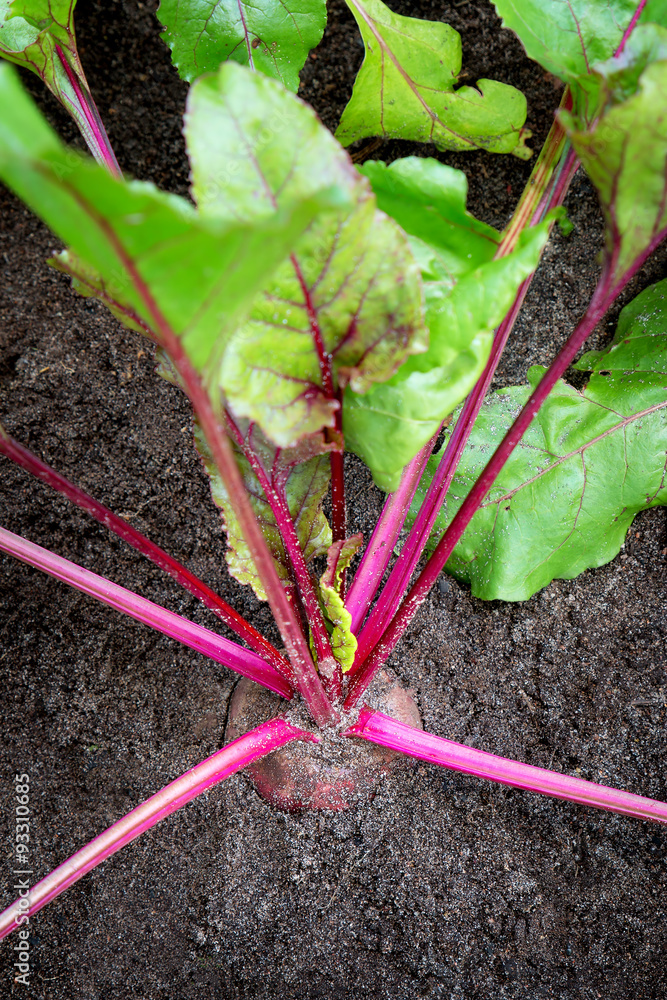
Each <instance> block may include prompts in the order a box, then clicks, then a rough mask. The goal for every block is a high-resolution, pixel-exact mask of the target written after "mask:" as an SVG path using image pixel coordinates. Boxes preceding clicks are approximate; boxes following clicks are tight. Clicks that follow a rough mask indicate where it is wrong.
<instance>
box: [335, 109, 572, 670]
mask: <svg viewBox="0 0 667 1000" xmlns="http://www.w3.org/2000/svg"><path fill="white" fill-rule="evenodd" d="M567 103H568V102H567V101H565V100H564V101H563V104H565V105H567ZM552 131H553V133H554V135H553V139H552V141H551V143H550V147H551V148H552V150H553V155H554V156H556V155H559V154H560V152H562V150H563V148H564V137H563V135H562V129H561V128H560V126H559V125H558V123H555V124H554V127H553V130H552ZM546 145H547V144H545V148H546ZM578 166H579V161H578V159H577V157H576V156H575V155H574V153H573V151H572V150H570V151H569V153H568V154H567V155H566V157H565V159H564V161H563V162H562V164H561V170H560V171H559V172H558V173H557V175H556V177H555V182H554V186H553V191H552V192H551V194H549V193H547V194H545V197H544V198H543V199H542V200H541V201H540V203H539V204H538V206H537V208H536V210H535V214H534V216H533V217H532V219H531V221H530V224H531V225H536V224H537V223H538V222H540V221H542V219H543V218H544V217H545V216H546V215H547V214H548V213H549V212H550V211H551V210H552V209H553V208H556V207H557V206H559V205H562V203H563V201H564V199H565V195H566V194H567V191H568V188H569V186H570V182H571V181H572V178H573V177H574V174H575V173H576V171H577V168H578ZM539 172H540V171H538V174H539ZM542 172H543V168H542ZM517 238H518V236H517V234H515V235H514V237H512V235H511V233H509V232H508V235H507V238H504V239H503V241H502V243H501V244H500V247H499V249H498V253H497V254H496V257H500V256H503V255H504V254H507V253H509V252H510V251H511V250H512V249H513V247H514V245H515V243H516V239H517ZM534 273H535V272H533V274H531V275H530V277H528V278H526V279H525V281H523V282H522V283H521V285H520V286H519V289H518V291H517V294H516V298H515V300H514V303H513V304H512V308H511V309H510V311H509V312H508V314H507V316H506V317H505V319H504V320H503V322H502V323H501V324H500V326H499V327H498V329H497V330H496V333H495V336H494V339H493V346H492V348H491V354H490V355H489V360H488V361H487V363H486V366H485V368H484V371H483V372H482V374H481V376H480V378H479V380H478V381H477V383H476V385H475V387H474V388H473V390H472V392H471V393H470V395H469V396H468V398H467V399H466V401H465V403H464V404H463V408H462V410H461V413H460V414H459V417H458V420H457V421H456V425H455V427H454V430H453V431H452V434H451V436H450V438H449V441H448V442H447V447H446V448H445V452H444V454H443V456H442V458H441V460H440V462H439V464H438V468H437V469H436V472H435V475H434V476H433V479H432V481H431V484H430V486H429V488H428V491H427V493H426V496H425V498H424V501H423V503H422V505H421V507H420V508H419V513H418V515H417V518H416V520H415V523H414V524H413V526H412V528H411V530H410V533H409V535H408V537H407V539H406V541H405V543H404V545H403V547H402V549H401V553H400V555H399V557H398V559H397V561H396V563H395V565H394V567H393V568H392V571H391V574H390V576H389V579H388V580H387V583H386V585H385V587H384V589H383V591H382V594H381V595H380V598H379V600H378V602H377V604H376V605H375V607H374V608H373V611H372V612H371V614H370V616H369V618H368V621H367V622H366V626H365V627H364V629H363V630H362V632H361V634H360V635H359V637H358V647H357V653H356V657H355V663H354V666H353V667H352V670H351V671H350V675H349V676H350V678H352V677H354V676H355V674H357V673H358V672H359V671H360V670H361V668H362V666H363V664H364V661H365V660H366V659H367V657H368V656H369V654H370V653H371V651H372V650H373V648H374V647H375V645H376V644H377V643H378V642H379V640H380V638H381V636H382V633H383V630H384V628H385V627H386V623H387V622H388V621H391V619H392V618H393V616H394V615H395V614H396V611H397V609H398V606H399V604H400V602H401V598H402V597H403V595H404V593H405V591H406V589H407V587H408V584H409V582H410V577H411V576H412V574H413V573H414V571H415V568H416V566H417V563H418V562H419V559H420V558H421V555H422V553H423V551H424V549H425V547H426V543H427V542H428V539H429V537H430V535H431V532H432V530H433V526H434V524H435V522H436V520H437V517H438V514H439V512H440V508H441V506H442V504H443V502H444V499H445V497H446V495H447V491H448V489H449V487H450V485H451V482H452V479H453V478H454V475H455V473H456V469H457V467H458V464H459V460H460V458H461V455H462V453H463V449H464V448H465V446H466V444H467V443H468V439H469V437H470V434H471V432H472V429H473V427H474V425H475V421H476V419H477V416H478V414H479V411H480V409H481V408H482V403H483V402H484V399H485V397H486V394H487V392H488V390H489V388H490V386H491V382H492V381H493V376H494V375H495V373H496V369H497V367H498V364H499V363H500V359H501V357H502V354H503V351H504V350H505V346H506V345H507V341H508V339H509V336H510V334H511V332H512V330H513V328H514V324H515V322H516V319H517V316H518V315H519V312H520V310H521V307H522V305H523V302H524V299H525V297H526V294H527V292H528V289H529V288H530V284H531V282H532V280H533V277H534ZM413 461H414V460H413ZM408 468H409V467H408ZM411 499H412V498H411Z"/></svg>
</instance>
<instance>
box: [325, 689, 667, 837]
mask: <svg viewBox="0 0 667 1000" xmlns="http://www.w3.org/2000/svg"><path fill="white" fill-rule="evenodd" d="M343 735H344V736H359V737H361V738H362V739H364V740H368V741H369V742H371V743H376V744H379V745H380V746H383V747H390V748H391V749H392V750H398V751H399V752H400V753H405V754H408V756H410V757H417V758H418V759H419V760H426V761H429V762H430V763H431V764H439V765H440V766H441V767H448V768H450V769H451V770H453V771H463V773H464V774H473V775H475V777H477V778H487V779H488V780H489V781H496V782H498V783H500V784H501V785H511V786H512V787H513V788H523V789H525V790H526V791H528V792H537V793H538V794H540V795H549V796H551V797H552V798H556V799H567V800H568V801H569V802H577V803H578V804H579V805H584V806H594V807H595V808H596V809H607V810H609V811H610V812H617V813H621V814H622V815H624V816H634V817H635V818H637V819H650V820H653V821H654V822H656V823H667V803H665V802H658V801H656V800H655V799H647V798H644V796H643V795H633V794H632V793H631V792H622V791H619V790H618V789H616V788H608V787H607V786H606V785H597V784H595V783H594V782H592V781H584V780H583V778H570V777H569V776H568V775H566V774H559V773H558V772H557V771H548V770H547V769H546V768H543V767H533V765H531V764H520V763H519V762H517V761H514V760H508V759H507V758H506V757H497V756H496V755H495V754H492V753H486V752H485V751H483V750H473V749H472V747H467V746H464V745H463V744H461V743H454V742H452V740H446V739H443V738H442V737H440V736H432V735H431V734H430V733H425V732H424V731H423V730H421V729H415V728H414V727H413V726H408V725H406V724H405V723H404V722H397V721H396V719H392V718H390V717H389V716H388V715H383V713H382V712H374V711H372V709H370V708H367V707H364V708H362V709H361V712H360V713H359V719H358V721H357V722H356V723H355V724H354V725H353V726H350V728H349V729H348V730H346V732H345V733H343Z"/></svg>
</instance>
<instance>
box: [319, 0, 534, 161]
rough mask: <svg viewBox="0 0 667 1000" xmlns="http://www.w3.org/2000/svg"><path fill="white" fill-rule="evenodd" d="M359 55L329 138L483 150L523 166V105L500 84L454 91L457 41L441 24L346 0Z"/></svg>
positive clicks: (370, 1) (368, 1)
mask: <svg viewBox="0 0 667 1000" xmlns="http://www.w3.org/2000/svg"><path fill="white" fill-rule="evenodd" d="M347 4H348V7H349V8H350V10H351V11H352V13H353V14H354V17H355V19H356V22H357V24H358V25H359V29H360V31H361V34H362V37H363V40H364V46H365V49H366V54H365V57H364V61H363V63H362V66H361V69H360V70H359V74H358V76H357V79H356V81H355V84H354V89H353V91H352V97H351V99H350V102H349V104H348V105H347V107H346V108H345V111H344V112H343V117H342V118H341V122H340V125H339V126H338V130H337V132H336V137H337V138H338V139H340V141H341V142H342V143H343V145H345V146H348V145H349V144H350V143H351V142H354V141H355V140H356V139H363V138H365V137H366V136H376V135H379V136H383V137H385V138H391V139H411V140H413V141H415V142H432V143H434V144H435V146H436V147H437V148H438V149H460V150H466V149H485V150H487V151H488V152H490V153H514V154H515V155H516V156H520V157H522V158H524V159H527V158H528V157H530V155H531V151H530V150H529V149H527V148H526V146H525V144H524V139H525V138H526V137H527V134H526V133H525V132H524V131H523V124H524V122H525V120H526V99H525V97H524V96H523V94H522V93H521V92H520V91H518V90H516V89H515V88H514V87H510V86H508V85H507V84H504V83H498V82H496V81H494V80H478V82H477V86H476V87H461V88H460V89H459V90H456V91H455V90H454V86H455V84H456V81H457V77H458V75H459V73H460V71H461V36H460V35H459V33H458V32H457V31H455V30H454V29H453V28H451V27H450V26H449V25H448V24H443V23H442V22H440V21H422V20H419V19H417V18H413V17H402V16H401V15H399V14H394V13H393V11H391V10H390V9H389V8H388V7H387V6H385V4H383V3H382V2H381V0H347Z"/></svg>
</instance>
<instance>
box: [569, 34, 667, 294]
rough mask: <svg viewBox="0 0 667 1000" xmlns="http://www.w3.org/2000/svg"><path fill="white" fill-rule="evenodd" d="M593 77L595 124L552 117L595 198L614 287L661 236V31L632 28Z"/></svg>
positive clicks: (665, 87) (664, 106)
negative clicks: (617, 53)
mask: <svg viewBox="0 0 667 1000" xmlns="http://www.w3.org/2000/svg"><path fill="white" fill-rule="evenodd" d="M594 75H595V76H596V78H597V79H598V80H599V83H600V89H601V93H602V112H601V114H600V116H599V118H598V119H597V120H596V122H594V123H593V124H592V125H590V126H587V123H586V121H585V120H584V119H583V118H582V117H581V116H577V115H576V114H568V113H566V112H561V113H560V117H561V121H562V123H563V125H564V126H565V128H566V130H567V132H568V135H569V137H570V139H571V141H572V145H573V146H574V148H575V150H576V152H577V155H578V156H579V158H580V160H581V162H582V164H583V166H584V168H585V170H586V173H587V174H588V176H589V177H590V179H591V181H592V182H593V184H594V185H595V187H596V189H597V192H598V197H599V199H600V204H601V207H602V213H603V215H604V218H605V223H606V227H605V228H606V247H605V256H606V259H607V262H608V267H609V282H610V286H614V285H616V284H618V283H619V282H620V281H621V280H622V279H623V275H625V274H627V273H628V272H630V271H631V270H633V269H634V268H635V267H636V266H637V265H638V263H639V262H641V260H643V259H645V257H646V256H647V254H648V252H650V251H651V250H652V249H653V248H654V247H655V246H656V245H657V244H658V243H659V242H660V241H661V240H662V239H664V237H665V234H666V233H667V28H663V27H658V26H657V25H655V24H647V25H640V26H639V27H637V28H636V29H635V31H634V32H633V34H632V36H631V37H630V39H629V41H628V43H627V45H626V47H625V50H624V52H623V55H622V56H621V57H619V58H618V59H609V60H608V61H607V62H605V63H601V64H599V65H598V66H597V67H596V69H595V73H594Z"/></svg>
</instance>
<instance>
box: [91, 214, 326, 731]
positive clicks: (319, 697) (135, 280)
mask: <svg viewBox="0 0 667 1000" xmlns="http://www.w3.org/2000/svg"><path fill="white" fill-rule="evenodd" d="M79 201H80V203H81V206H82V208H83V209H84V210H85V211H86V212H87V214H88V215H89V217H90V218H91V219H94V220H95V222H96V224H97V226H98V227H99V229H100V231H101V233H102V234H103V236H104V237H105V239H106V240H107V241H108V243H109V245H110V246H111V247H112V248H113V250H114V252H115V254H116V255H117V257H118V259H119V261H120V262H121V264H122V266H123V267H124V269H125V270H126V271H127V274H128V276H129V278H130V280H131V282H132V284H133V285H134V288H135V290H136V292H137V294H138V295H139V296H140V298H141V300H142V302H143V303H144V306H145V307H146V309H147V311H148V314H149V315H150V317H151V324H152V325H151V333H152V336H153V338H154V339H155V341H156V342H157V343H158V344H159V345H160V347H163V348H164V349H165V350H166V352H167V354H168V355H169V357H170V358H171V360H172V362H173V364H174V366H175V367H176V371H177V372H178V374H179V376H180V378H181V380H182V383H183V388H184V389H185V392H186V393H187V395H188V397H189V399H190V402H191V403H192V407H193V409H194V411H195V415H196V417H197V419H198V420H199V423H200V425H201V428H202V431H203V433H204V437H205V438H206V442H207V444H208V447H209V450H210V452H211V456H212V458H213V461H214V462H215V465H216V468H217V470H218V472H219V473H220V477H221V479H222V481H223V483H224V485H225V489H226V491H227V495H228V496H229V502H230V505H231V507H232V509H233V511H234V514H235V516H236V518H237V520H238V523H239V528H240V530H241V534H242V535H243V538H244V540H245V542H246V544H247V546H248V549H249V550H250V556H251V558H252V561H253V563H254V564H255V568H256V570H257V573H258V575H259V578H260V580H261V582H262V586H263V588H264V591H265V593H266V595H267V600H268V602H269V607H270V608H271V613H272V614H273V618H274V620H275V623H276V625H277V626H278V628H279V630H280V634H281V636H282V638H283V642H284V643H285V647H286V649H287V654H288V656H289V659H290V663H291V665H292V669H293V671H294V677H295V680H296V683H297V685H298V688H299V691H300V692H301V694H302V695H303V698H304V700H305V701H306V703H307V705H308V708H309V711H310V713H311V715H312V717H313V719H314V720H315V722H316V723H317V724H318V726H320V727H322V726H327V725H332V724H333V723H334V722H336V721H337V719H338V713H337V711H336V710H335V709H334V707H333V705H332V704H331V702H330V701H329V698H328V697H327V694H326V692H325V690H324V687H323V686H322V681H321V680H320V677H319V675H318V673H317V670H316V669H315V664H314V663H313V659H312V657H311V655H310V650H309V648H308V643H307V641H306V638H305V635H304V633H303V632H302V630H301V627H300V625H299V622H298V620H297V618H296V614H295V611H294V608H293V607H292V605H291V604H290V601H289V598H288V596H287V593H286V591H285V588H284V587H283V585H282V583H281V581H280V579H279V577H278V572H277V570H276V567H275V565H274V562H273V557H272V556H271V553H270V552H269V548H268V545H267V543H266V539H265V538H264V535H263V534H262V531H261V528H260V526H259V524H258V523H257V519H256V517H255V515H254V512H253V509H252V506H251V504H250V499H249V497H248V493H247V491H246V488H245V485H244V483H243V479H242V477H241V473H240V472H239V469H238V466H237V464H236V459H235V458H234V452H233V451H232V447H231V444H230V442H229V439H228V437H227V434H226V433H225V430H224V428H223V427H222V425H221V423H220V420H219V418H218V416H217V415H216V413H215V412H214V409H213V405H212V402H211V399H210V397H209V395H208V393H207V391H206V389H205V387H204V385H203V383H202V380H201V378H200V376H199V375H198V373H197V372H196V370H195V369H194V367H193V365H192V363H191V361H190V359H189V358H188V356H187V354H186V352H185V348H184V347H183V344H182V343H181V341H180V340H179V338H178V336H177V335H176V333H175V332H174V330H173V329H172V328H171V326H170V324H169V323H168V322H167V319H166V318H165V316H164V315H163V314H162V311H161V310H160V308H159V306H158V304H157V302H156V301H155V299H154V297H153V294H152V292H151V290H150V288H149V287H148V285H147V284H146V282H145V280H144V278H143V277H142V275H141V273H140V272H139V269H138V267H137V264H136V261H135V260H134V259H133V257H132V254H131V253H130V252H129V251H128V250H127V248H126V247H125V245H124V243H123V242H122V240H121V239H120V238H119V236H118V234H117V233H116V232H115V231H114V229H113V227H112V226H110V225H109V223H108V222H107V220H106V219H105V218H103V216H101V215H100V214H99V212H98V211H97V210H96V208H95V206H94V205H93V204H91V203H90V202H89V201H87V200H85V199H83V198H82V197H81V196H79Z"/></svg>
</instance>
